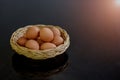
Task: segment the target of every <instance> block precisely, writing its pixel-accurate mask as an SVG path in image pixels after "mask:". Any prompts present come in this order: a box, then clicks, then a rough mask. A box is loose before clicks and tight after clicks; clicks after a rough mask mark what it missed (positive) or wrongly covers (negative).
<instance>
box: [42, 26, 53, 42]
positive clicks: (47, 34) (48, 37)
mask: <svg viewBox="0 0 120 80" xmlns="http://www.w3.org/2000/svg"><path fill="white" fill-rule="evenodd" d="M53 37H54V34H53V32H52V31H51V29H49V28H41V29H40V38H41V40H43V41H47V42H49V41H52V40H53Z"/></svg>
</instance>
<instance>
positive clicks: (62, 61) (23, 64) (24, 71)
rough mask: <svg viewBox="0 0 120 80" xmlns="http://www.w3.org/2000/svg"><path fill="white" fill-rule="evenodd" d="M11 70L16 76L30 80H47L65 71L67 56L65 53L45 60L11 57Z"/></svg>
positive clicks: (20, 56) (67, 64) (15, 55)
mask: <svg viewBox="0 0 120 80" xmlns="http://www.w3.org/2000/svg"><path fill="white" fill-rule="evenodd" d="M12 66H13V69H14V70H15V71H16V72H17V74H18V76H20V77H23V78H26V79H30V80H36V79H37V80H38V79H39V80H41V79H42V80H48V78H52V77H53V76H54V75H57V74H59V73H61V72H63V71H65V70H66V69H67V67H68V66H69V56H68V55H67V54H66V53H63V54H61V55H58V56H56V57H54V58H49V59H45V60H32V59H29V58H26V57H24V56H22V55H18V54H14V55H13V57H12Z"/></svg>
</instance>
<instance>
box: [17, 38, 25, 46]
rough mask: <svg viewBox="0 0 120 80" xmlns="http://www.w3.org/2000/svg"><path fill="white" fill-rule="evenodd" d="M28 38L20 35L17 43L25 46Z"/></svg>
mask: <svg viewBox="0 0 120 80" xmlns="http://www.w3.org/2000/svg"><path fill="white" fill-rule="evenodd" d="M26 41H27V39H26V38H24V37H20V38H19V39H18V40H17V43H18V44H19V45H21V46H25V43H26Z"/></svg>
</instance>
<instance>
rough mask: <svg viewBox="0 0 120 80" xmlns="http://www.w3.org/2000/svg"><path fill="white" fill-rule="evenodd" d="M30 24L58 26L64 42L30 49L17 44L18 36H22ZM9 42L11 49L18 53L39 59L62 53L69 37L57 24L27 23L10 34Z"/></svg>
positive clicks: (40, 26) (67, 44)
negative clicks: (43, 48)
mask: <svg viewBox="0 0 120 80" xmlns="http://www.w3.org/2000/svg"><path fill="white" fill-rule="evenodd" d="M31 26H37V27H39V28H43V27H49V28H50V27H56V28H58V29H59V30H60V31H61V35H62V37H63V39H64V43H63V44H61V45H59V46H57V47H56V48H53V49H47V50H31V49H28V48H26V47H23V46H20V45H19V44H17V40H18V39H19V38H20V37H22V36H23V35H24V34H25V33H26V30H27V29H28V27H31ZM10 44H11V47H12V49H13V50H15V51H16V52H17V53H18V54H20V55H24V56H26V57H28V58H31V59H35V60H39V59H47V58H52V57H55V56H57V55H60V54H62V53H64V52H65V51H66V49H67V48H68V47H69V45H70V39H69V35H68V33H67V32H66V31H65V30H64V29H62V28H60V27H59V26H53V25H42V24H39V25H28V26H25V27H23V28H19V29H17V30H16V31H15V32H14V33H13V34H12V36H11V39H10Z"/></svg>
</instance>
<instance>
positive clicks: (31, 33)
mask: <svg viewBox="0 0 120 80" xmlns="http://www.w3.org/2000/svg"><path fill="white" fill-rule="evenodd" d="M38 33H39V28H38V27H35V26H33V27H29V28H28V30H27V31H26V35H25V36H26V38H28V39H36V38H37V37H38Z"/></svg>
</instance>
